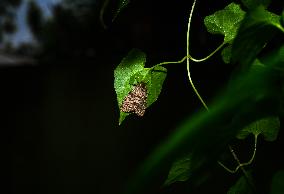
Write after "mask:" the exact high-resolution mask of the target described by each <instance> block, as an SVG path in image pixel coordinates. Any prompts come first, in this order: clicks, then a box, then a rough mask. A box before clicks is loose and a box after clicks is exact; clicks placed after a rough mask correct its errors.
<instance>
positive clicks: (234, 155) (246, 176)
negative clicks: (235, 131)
mask: <svg viewBox="0 0 284 194" xmlns="http://www.w3.org/2000/svg"><path fill="white" fill-rule="evenodd" d="M229 149H230V151H231V153H232V155H233V157H234V159H235V160H236V161H237V163H238V166H240V169H241V170H242V172H243V174H244V177H245V179H246V181H247V183H248V184H249V185H250V187H251V188H252V190H253V191H255V190H256V188H255V185H254V184H253V182H252V180H251V179H250V177H249V175H248V173H247V171H246V170H245V169H244V167H243V166H242V165H241V163H240V160H239V158H238V157H237V155H236V153H235V152H234V150H233V148H232V147H231V146H230V145H229Z"/></svg>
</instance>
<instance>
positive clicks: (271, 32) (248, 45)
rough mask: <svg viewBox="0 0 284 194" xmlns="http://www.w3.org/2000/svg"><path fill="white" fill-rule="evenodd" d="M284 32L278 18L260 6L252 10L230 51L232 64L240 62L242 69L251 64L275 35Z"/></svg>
mask: <svg viewBox="0 0 284 194" xmlns="http://www.w3.org/2000/svg"><path fill="white" fill-rule="evenodd" d="M281 31H282V32H284V29H283V27H281V25H280V17H279V16H278V15H276V14H274V13H271V12H269V11H267V10H265V9H264V7H262V6H260V7H258V8H257V9H255V10H253V11H252V12H250V13H249V14H247V16H246V17H245V19H244V20H243V22H242V25H241V26H240V28H239V33H238V35H237V36H236V38H235V40H234V43H233V49H232V62H234V63H236V62H240V63H241V64H242V65H243V66H244V67H247V66H248V65H250V64H252V62H253V61H254V60H255V58H256V56H257V55H258V54H259V53H260V51H261V50H262V49H263V48H264V46H265V45H266V44H267V43H268V42H269V41H270V40H271V39H272V38H273V37H274V36H275V35H276V33H277V32H281Z"/></svg>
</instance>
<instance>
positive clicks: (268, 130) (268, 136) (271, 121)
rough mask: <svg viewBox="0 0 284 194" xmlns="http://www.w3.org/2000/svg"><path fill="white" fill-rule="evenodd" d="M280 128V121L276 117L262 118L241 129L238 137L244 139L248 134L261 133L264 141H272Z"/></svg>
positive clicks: (256, 134)
mask: <svg viewBox="0 0 284 194" xmlns="http://www.w3.org/2000/svg"><path fill="white" fill-rule="evenodd" d="M279 129H280V121H279V118H278V117H268V118H263V119H260V120H258V121H255V122H253V123H251V124H250V125H248V126H246V127H245V128H244V129H242V130H241V131H240V132H239V133H238V135H237V138H238V139H245V138H246V137H247V136H248V135H249V134H253V135H255V136H258V135H259V134H262V135H263V137H264V139H265V140H266V141H274V140H275V139H276V138H277V135H278V132H279Z"/></svg>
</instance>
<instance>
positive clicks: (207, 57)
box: [152, 42, 226, 68]
mask: <svg viewBox="0 0 284 194" xmlns="http://www.w3.org/2000/svg"><path fill="white" fill-rule="evenodd" d="M225 44H226V43H224V42H223V43H222V44H220V45H219V46H218V47H217V48H216V49H215V50H214V51H213V52H212V53H210V54H209V55H208V56H206V57H204V58H201V59H195V58H193V57H192V56H191V55H188V56H185V57H183V58H182V59H181V60H179V61H165V62H162V63H159V64H157V65H155V66H153V67H152V68H155V67H157V66H162V65H168V64H179V63H183V62H184V61H185V60H186V59H190V60H192V61H194V62H197V63H199V62H203V61H206V60H207V59H209V58H210V57H212V56H213V55H214V54H215V53H216V52H218V51H219V50H220V49H221V48H222V47H223V46H224V45H225Z"/></svg>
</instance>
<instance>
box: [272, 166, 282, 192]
mask: <svg viewBox="0 0 284 194" xmlns="http://www.w3.org/2000/svg"><path fill="white" fill-rule="evenodd" d="M283 183H284V170H279V171H278V172H276V173H275V174H274V176H273V178H272V181H271V187H270V194H282V193H284V184H283Z"/></svg>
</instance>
